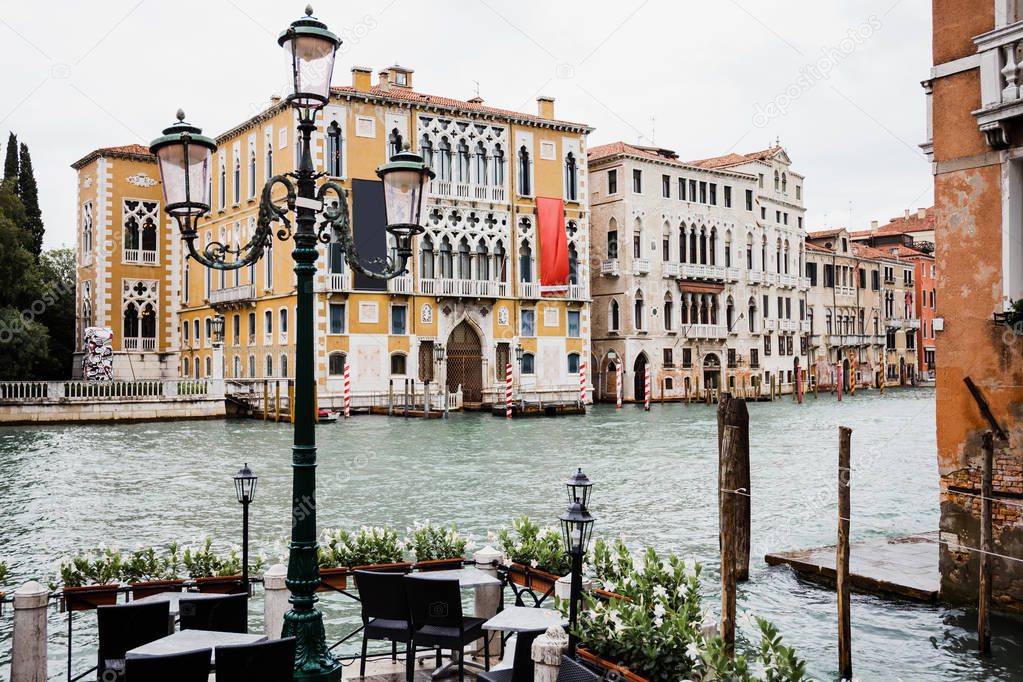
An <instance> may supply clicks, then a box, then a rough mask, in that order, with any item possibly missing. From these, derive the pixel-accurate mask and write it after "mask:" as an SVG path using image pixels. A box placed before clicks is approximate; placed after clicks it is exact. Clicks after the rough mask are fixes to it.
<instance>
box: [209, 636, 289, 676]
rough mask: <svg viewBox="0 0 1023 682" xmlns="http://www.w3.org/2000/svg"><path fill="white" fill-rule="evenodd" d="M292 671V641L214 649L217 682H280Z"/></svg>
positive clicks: (272, 641)
mask: <svg viewBox="0 0 1023 682" xmlns="http://www.w3.org/2000/svg"><path fill="white" fill-rule="evenodd" d="M294 671H295V638H294V637H286V638H284V639H274V640H271V641H269V642H258V643H256V644H238V645H232V646H218V647H217V682H281V681H282V680H285V681H286V680H290V679H291V677H292V674H293V673H294Z"/></svg>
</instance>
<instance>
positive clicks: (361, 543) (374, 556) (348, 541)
mask: <svg viewBox="0 0 1023 682" xmlns="http://www.w3.org/2000/svg"><path fill="white" fill-rule="evenodd" d="M404 557H405V552H404V551H403V549H402V547H401V543H400V542H398V531H396V530H394V529H393V528H386V527H385V528H372V527H368V526H363V527H362V528H361V529H359V532H358V533H354V534H353V533H349V532H348V531H346V530H342V529H340V528H333V529H331V528H326V529H324V530H323V533H322V536H321V539H320V557H319V559H320V568H338V567H341V566H345V567H349V568H350V567H352V566H369V565H372V564H395V563H399V562H401V561H403V560H404Z"/></svg>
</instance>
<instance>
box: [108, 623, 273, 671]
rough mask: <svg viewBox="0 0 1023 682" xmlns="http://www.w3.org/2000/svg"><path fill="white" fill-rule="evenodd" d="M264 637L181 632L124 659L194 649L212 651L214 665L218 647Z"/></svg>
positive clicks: (134, 652) (138, 648)
mask: <svg viewBox="0 0 1023 682" xmlns="http://www.w3.org/2000/svg"><path fill="white" fill-rule="evenodd" d="M266 640H267V637H266V635H246V634H243V633H240V632H213V631H212V630H181V631H179V632H175V633H174V634H173V635H167V636H166V637H161V638H160V639H157V640H154V641H152V642H150V643H149V644H143V645H142V646H140V647H136V648H135V649H132V650H130V651H129V652H128V653H127V654H126V658H145V657H147V656H163V655H166V654H182V653H185V652H188V651H195V650H196V649H213V656H214V658H211V659H210V665H216V660H215V657H216V655H217V647H218V646H230V645H234V644H256V643H257V642H265V641H266Z"/></svg>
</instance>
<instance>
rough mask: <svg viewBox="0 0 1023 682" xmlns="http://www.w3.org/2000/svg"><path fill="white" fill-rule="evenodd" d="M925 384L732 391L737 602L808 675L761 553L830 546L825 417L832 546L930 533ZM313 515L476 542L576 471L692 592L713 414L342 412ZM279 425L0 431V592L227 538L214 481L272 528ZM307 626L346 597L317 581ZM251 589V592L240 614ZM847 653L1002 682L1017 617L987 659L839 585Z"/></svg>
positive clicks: (805, 631)
mask: <svg viewBox="0 0 1023 682" xmlns="http://www.w3.org/2000/svg"><path fill="white" fill-rule="evenodd" d="M934 419H935V417H934V393H933V391H932V390H929V389H903V390H891V391H889V393H888V395H887V396H884V397H881V396H879V395H878V394H877V393H876V392H861V393H859V394H858V395H857V396H855V398H849V397H848V396H847V397H846V400H845V401H844V402H842V403H839V402H837V401H835V399H834V398H833V397H830V396H821V397H820V398H818V399H814V398H812V397H810V398H808V400H807V402H806V404H804V405H802V406H798V405H795V404H794V403H793V402H791V401H790V400H784V401H779V402H776V403H760V404H751V405H750V422H751V441H752V443H751V462H752V514H753V528H752V532H753V555H754V563H753V567H752V571H751V579H750V581H749V582H748V583H746V584H745V585H743V586H742V587H741V589H740V592H739V607H740V608H741V609H744V610H747V611H749V612H751V613H754V614H757V615H763V616H766V617H767V618H769V619H771V620H773V621H774V622H775V623H776V624H777V625H778V626H779V628H780V630H781V632H782V635H783V636H784V638H785V640H786V642H787V643H788V644H789V645H792V646H794V647H796V649H797V650H798V651H799V653H800V654H801V655H802V656H803V657H805V658H806V659H807V660H808V661H809V664H810V669H811V671H812V673H813V674H814V675H815V676H816V677H818V678H821V679H830V678H834V676H835V671H836V668H837V664H836V660H837V654H836V641H837V628H836V604H835V595H834V593H833V592H831V591H829V590H825V589H821V588H819V587H816V586H814V585H811V584H808V583H805V582H803V581H801V580H799V579H797V578H796V577H794V575H793V574H792V573H791V572H790V571H789V570H788V569H785V568H770V567H768V566H767V565H766V564H765V563H764V562H763V555H764V554H765V553H767V552H769V551H776V550H784V549H794V548H803V547H811V546H817V545H824V544H832V543H833V542H834V540H835V536H836V493H835V480H836V473H835V468H836V460H837V440H838V436H837V427H838V426H839V425H846V426H850V427H852V428H853V430H854V431H853V464H854V473H853V491H852V518H853V522H852V533H853V540H854V541H855V540H865V539H870V538H879V537H885V536H895V535H901V534H906V533H914V532H923V531H929V530H934V529H936V528H937V524H938V480H937V469H936V462H935V435H934ZM317 435H318V438H319V446H320V450H319V454H320V459H319V462H320V467H319V473H318V488H319V504H318V506H319V519H320V525H321V527H322V526H340V527H348V528H354V527H358V526H361V525H364V524H373V525H379V524H390V525H393V526H396V527H398V528H400V529H404V528H405V527H406V526H408V525H411V524H412V523H413V522H415V521H416V520H424V519H431V520H433V521H435V522H441V523H445V524H454V525H456V526H457V527H458V528H460V529H462V530H464V531H468V532H471V533H474V534H475V535H476V536H477V537H478V538H480V541H481V542H480V544H482V543H483V542H485V538H486V534H487V532H488V531H491V530H496V529H498V528H499V527H500V526H501V525H502V524H506V523H508V522H509V520H510V519H512V518H513V517H516V516H520V515H523V514H527V515H529V516H531V517H535V518H538V519H541V520H545V521H548V522H554V521H555V519H556V517H557V515H558V514H560V513H561V511H562V505H563V502H562V500H563V495H564V492H563V488H562V485H561V481H562V480H563V479H564V478H565V477H566V476H567V475H568V474H569V473H570V472H571V471H573V470H574V468H575V467H577V466H582V467H583V468H584V469H585V470H586V472H587V473H588V474H589V475H590V476H591V478H593V479H595V480H596V481H597V482H598V485H597V487H596V488H595V490H594V493H593V505H592V506H593V510H592V511H593V513H594V514H595V515H596V516H597V517H598V525H597V533H598V534H600V535H604V536H606V537H616V536H619V535H621V536H624V537H625V539H626V540H627V541H628V542H629V543H630V544H632V545H634V546H636V547H639V546H641V545H644V544H651V545H654V546H655V547H657V548H659V549H662V550H669V549H670V550H674V551H676V552H679V553H682V554H685V555H692V556H695V557H696V558H698V559H700V560H702V561H703V562H704V564H705V574H704V576H705V581H704V586H705V589H706V592H707V594H708V603H710V604H716V603H717V596H716V589H717V587H716V586H717V582H718V572H717V568H716V566H715V562H716V560H717V512H716V499H717V493H716V491H715V488H716V476H717V473H716V461H717V455H716V449H715V435H716V426H715V413H714V408H713V407H711V406H705V405H699V406H698V405H692V406H683V405H664V406H659V405H655V406H654V407H653V409H652V410H651V411H650V412H643V411H642V410H641V409H638V408H635V407H632V406H626V407H625V408H624V409H622V410H620V411H616V410H615V409H614V408H613V407H607V406H597V407H596V408H594V409H592V410H591V411H590V412H589V413H588V414H587V415H586V416H584V417H561V418H556V419H532V420H525V419H523V420H515V421H511V422H508V421H506V420H504V419H496V418H493V417H491V416H489V415H481V414H465V415H460V414H453V415H452V416H451V418H450V419H449V420H447V421H441V420H434V421H429V422H425V421H422V420H407V421H406V420H402V419H395V418H386V417H368V416H366V417H357V418H354V419H353V420H351V421H349V422H347V423H345V422H339V423H336V424H323V425H320V426H319V427H318V431H317ZM290 440H291V429H290V427H289V426H288V425H285V424H280V425H277V424H268V423H262V422H258V421H208V422H178V423H153V424H135V425H123V426H103V425H95V426H73V427H72V426H68V427H49V428H30V427H24V428H23V427H16V428H14V427H12V428H4V429H0V558H3V559H5V560H6V561H7V563H8V564H9V566H10V569H11V576H10V579H9V580H8V585H7V587H8V588H11V587H12V586H16V585H18V584H20V583H22V582H23V581H25V580H28V579H30V578H35V579H38V580H40V581H41V582H44V583H45V582H47V581H48V580H51V579H52V578H53V577H54V576H55V575H56V565H55V563H56V561H57V560H58V559H59V558H60V557H61V556H64V555H66V554H68V553H71V552H74V551H75V550H78V549H83V548H93V547H97V546H100V545H103V544H105V545H116V546H119V547H121V548H126V549H127V548H133V547H135V546H136V545H139V544H142V545H165V544H166V543H168V542H170V541H172V540H177V541H179V542H184V543H190V542H195V543H198V542H200V541H201V539H202V538H203V537H205V536H211V537H213V538H214V539H215V540H216V541H217V542H218V543H219V544H222V545H227V544H237V543H240V526H241V510H240V506H239V505H238V504H237V502H235V500H234V490H233V487H232V482H231V479H230V476H231V475H232V474H233V473H234V472H235V471H236V470H237V469H238V468H240V466H241V465H242V463H243V462H246V461H247V462H248V463H249V464H250V465H251V466H252V467H253V468H254V469H255V470H256V472H257V473H258V474H259V476H260V482H259V488H258V494H257V498H256V502H255V504H254V505H253V507H252V537H253V542H254V544H255V545H256V547H257V548H260V549H262V550H264V551H266V552H267V553H273V545H274V541H275V540H279V539H282V538H285V537H286V536H287V535H288V532H289V528H290V525H289V518H290V515H289V503H290V485H291V470H290V459H291V453H290V450H289V445H290ZM323 606H324V610H325V612H326V615H327V627H328V638H329V639H330V640H331V641H336V640H337V639H339V638H340V637H341V635H342V634H344V633H346V632H347V631H348V630H350V629H351V625H352V623H354V622H355V621H356V620H357V618H358V614H357V610H356V609H355V608H354V607H353V605H352V603H351V602H350V601H348V600H346V599H345V598H344V597H339V596H327V597H326V598H325V599H324V602H323ZM260 611H261V602H260V603H258V604H253V619H254V622H258V613H259V612H260ZM11 621H12V610H11V609H10V607H9V606H8V607H7V608H6V609H5V611H4V613H3V615H2V616H0V679H7V678H8V677H9V667H8V664H9V656H10V645H11V643H10V634H11ZM852 622H853V661H854V666H855V672H856V675H857V677H859V678H861V679H864V680H895V679H903V680H924V679H933V680H936V679H948V680H982V679H1023V645H1021V641H1023V638H1021V637H1020V636H1019V635H1016V637H1015V639H1013V638H1010V637H1007V636H1005V633H1006V632H1007V631H1009V629H1010V628H1011V629H1014V630H1015V631H1016V632H1017V633H1018V632H1019V630H1020V626H1019V623H1012V622H1008V623H1003V622H1001V621H996V623H995V632H996V635H995V640H994V641H995V647H996V654H995V656H994V657H993V658H992V659H991V660H989V661H981V660H979V659H978V657H977V656H976V655H975V654H974V652H973V649H974V647H975V638H974V635H973V634H972V628H973V623H971V620H970V616H969V615H968V614H967V613H965V612H962V611H958V610H949V609H944V608H938V607H929V606H920V605H916V604H911V603H904V602H892V601H885V600H881V599H878V598H874V597H870V596H861V595H854V596H853V599H852ZM75 623H76V627H75V645H76V646H75V648H76V650H77V651H78V652H80V653H78V655H77V656H76V658H75V661H74V663H73V668H74V670H75V671H82V670H85V669H86V668H88V667H89V666H90V665H92V664H93V663H94V656H93V655H92V654H91V651H92V650H93V649H92V647H93V646H94V642H95V615H94V614H92V613H89V614H82V615H79V616H77V617H76V621H75ZM65 629H66V617H65V616H63V615H62V614H58V613H56V610H54V613H53V615H52V617H51V620H50V654H51V662H50V675H51V677H52V678H53V679H60V678H62V677H63V676H64V675H65V674H66V672H65V667H64V666H65V659H64V647H65V646H66V639H65V635H64V631H65Z"/></svg>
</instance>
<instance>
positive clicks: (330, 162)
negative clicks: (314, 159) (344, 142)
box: [327, 121, 341, 178]
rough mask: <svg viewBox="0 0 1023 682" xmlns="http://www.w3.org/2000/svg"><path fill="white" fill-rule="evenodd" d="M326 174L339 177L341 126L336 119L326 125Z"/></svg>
mask: <svg viewBox="0 0 1023 682" xmlns="http://www.w3.org/2000/svg"><path fill="white" fill-rule="evenodd" d="M327 175H330V176H331V177H335V178H339V177H341V126H339V125H338V124H337V121H331V122H330V125H329V126H327Z"/></svg>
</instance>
